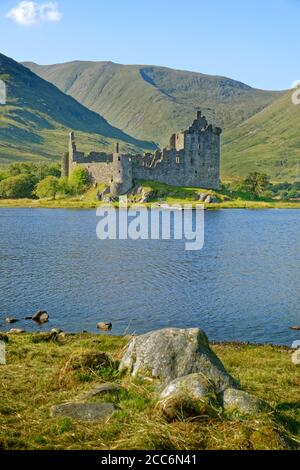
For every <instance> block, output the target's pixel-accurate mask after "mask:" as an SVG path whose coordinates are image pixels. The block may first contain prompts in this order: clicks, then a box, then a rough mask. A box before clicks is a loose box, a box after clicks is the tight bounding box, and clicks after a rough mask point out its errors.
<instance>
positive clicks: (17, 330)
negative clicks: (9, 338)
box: [8, 328, 25, 335]
mask: <svg viewBox="0 0 300 470" xmlns="http://www.w3.org/2000/svg"><path fill="white" fill-rule="evenodd" d="M23 333H25V330H22V329H21V328H12V329H11V330H10V331H9V332H8V334H9V335H21V334H23Z"/></svg>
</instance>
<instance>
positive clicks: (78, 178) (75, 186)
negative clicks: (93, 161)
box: [69, 166, 89, 194]
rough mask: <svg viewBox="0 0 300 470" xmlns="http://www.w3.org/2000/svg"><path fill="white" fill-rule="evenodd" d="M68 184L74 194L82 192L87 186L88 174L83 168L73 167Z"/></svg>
mask: <svg viewBox="0 0 300 470" xmlns="http://www.w3.org/2000/svg"><path fill="white" fill-rule="evenodd" d="M69 185H70V187H71V188H72V191H73V192H74V193H75V194H82V193H84V192H85V191H86V190H87V189H88V187H89V175H88V173H87V171H86V170H85V169H84V168H81V167H80V166H78V167H77V168H75V169H74V170H73V171H72V173H71V175H70V178H69Z"/></svg>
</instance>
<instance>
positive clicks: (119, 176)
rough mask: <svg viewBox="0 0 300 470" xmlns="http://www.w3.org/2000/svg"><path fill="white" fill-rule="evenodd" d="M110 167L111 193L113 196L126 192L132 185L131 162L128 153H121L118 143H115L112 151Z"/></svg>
mask: <svg viewBox="0 0 300 470" xmlns="http://www.w3.org/2000/svg"><path fill="white" fill-rule="evenodd" d="M112 167H113V178H112V179H113V181H112V183H111V186H110V191H111V193H112V194H113V195H115V196H119V195H122V194H127V193H128V191H129V190H130V189H131V188H132V186H133V179H132V162H131V158H130V156H129V155H121V153H120V148H119V143H117V144H116V149H115V152H114V153H113V162H112Z"/></svg>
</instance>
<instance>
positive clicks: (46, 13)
mask: <svg viewBox="0 0 300 470" xmlns="http://www.w3.org/2000/svg"><path fill="white" fill-rule="evenodd" d="M6 16H7V18H9V19H11V20H13V21H15V22H16V23H18V24H21V25H23V26H32V25H35V24H38V23H41V22H53V23H55V22H58V21H60V19H61V16H62V15H61V13H60V11H59V8H58V4H57V3H54V2H47V3H36V2H31V1H30V2H29V1H23V2H20V3H19V4H18V5H16V6H15V7H14V8H12V9H11V10H10V11H9V12H8V13H7V15H6Z"/></svg>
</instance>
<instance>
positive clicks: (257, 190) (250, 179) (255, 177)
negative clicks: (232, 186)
mask: <svg viewBox="0 0 300 470" xmlns="http://www.w3.org/2000/svg"><path fill="white" fill-rule="evenodd" d="M270 187H271V183H270V178H269V177H268V176H267V175H266V174H265V173H258V172H257V171H255V172H253V173H249V175H248V176H247V178H246V179H244V180H243V181H242V183H241V185H240V190H242V191H245V192H247V193H250V194H253V195H254V196H257V197H259V196H263V195H264V193H265V192H266V191H267V190H268V189H269V188H270Z"/></svg>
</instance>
